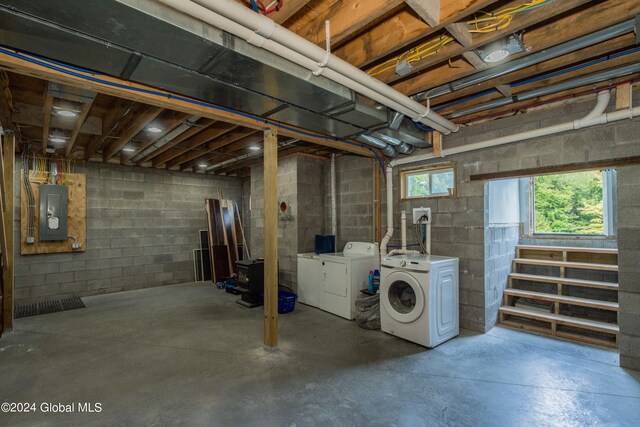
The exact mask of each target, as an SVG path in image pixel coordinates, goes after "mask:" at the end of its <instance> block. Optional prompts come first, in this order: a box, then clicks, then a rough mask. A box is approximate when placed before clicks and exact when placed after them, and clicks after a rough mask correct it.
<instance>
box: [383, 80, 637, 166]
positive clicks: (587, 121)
mask: <svg viewBox="0 0 640 427" xmlns="http://www.w3.org/2000/svg"><path fill="white" fill-rule="evenodd" d="M609 97H610V94H609V92H608V91H603V92H599V93H598V102H597V103H596V106H595V107H594V109H593V110H592V111H591V112H590V113H589V114H587V115H586V116H585V117H583V118H582V119H578V120H574V121H572V122H567V123H562V124H559V125H555V126H548V127H546V128H541V129H535V130H532V131H528V132H522V133H518V134H514V135H509V136H503V137H501V138H495V139H489V140H486V141H480V142H476V143H473V144H467V145H462V146H460V147H454V148H449V149H445V150H442V156H434V155H433V153H432V152H431V153H425V154H421V155H418V156H409V157H405V158H402V159H394V160H393V161H392V162H391V165H392V166H398V165H404V164H407V163H415V162H421V161H424V160H430V159H435V158H440V157H444V156H450V155H452V154H459V153H466V152H469V151H475V150H481V149H483V148H490V147H496V146H499V145H505V144H510V143H512V142H520V141H526V140H529V139H534V138H539V137H541V136H549V135H556V134H558V133H562V132H569V131H572V130H578V129H583V128H586V127H592V126H597V125H603V124H607V123H612V122H616V121H620V120H624V119H632V118H634V117H638V116H640V107H635V108H630V109H627V110H619V111H614V112H612V113H605V114H603V113H602V112H603V111H604V110H605V109H606V105H607V104H608V102H609ZM603 105H604V107H603ZM596 113H599V114H596Z"/></svg>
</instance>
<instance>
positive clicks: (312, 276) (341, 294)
mask: <svg viewBox="0 0 640 427" xmlns="http://www.w3.org/2000/svg"><path fill="white" fill-rule="evenodd" d="M376 269H380V251H379V249H378V245H376V244H375V243H367V242H349V243H347V244H346V245H345V247H344V250H343V252H336V253H329V254H320V255H317V256H312V255H310V254H299V255H298V294H299V295H300V296H302V300H301V302H303V303H304V304H307V305H311V306H314V307H318V308H320V309H322V310H325V311H328V312H329V313H333V314H335V315H338V316H341V317H344V318H345V319H350V320H351V319H355V317H356V299H357V298H358V295H360V290H361V289H366V288H367V286H368V280H369V272H370V271H373V270H376Z"/></svg>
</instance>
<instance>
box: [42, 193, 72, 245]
mask: <svg viewBox="0 0 640 427" xmlns="http://www.w3.org/2000/svg"><path fill="white" fill-rule="evenodd" d="M68 206H69V189H68V188H67V187H66V186H64V185H51V184H43V185H41V186H40V228H39V233H38V234H39V238H40V241H48V240H67V238H68V234H67V209H68Z"/></svg>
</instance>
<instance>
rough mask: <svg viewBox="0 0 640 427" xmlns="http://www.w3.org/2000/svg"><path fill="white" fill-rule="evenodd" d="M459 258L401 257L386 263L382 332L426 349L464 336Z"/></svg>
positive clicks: (381, 319) (381, 317)
mask: <svg viewBox="0 0 640 427" xmlns="http://www.w3.org/2000/svg"><path fill="white" fill-rule="evenodd" d="M458 264H459V262H458V258H449V257H441V256H426V255H397V256H390V257H384V258H383V259H382V263H381V266H382V271H381V276H380V321H381V326H382V330H383V331H384V332H386V333H389V334H391V335H395V336H397V337H400V338H404V339H406V340H408V341H411V342H414V343H416V344H420V345H423V346H425V347H429V348H432V347H435V346H437V345H438V344H442V343H443V342H445V341H447V340H449V339H451V338H453V337H455V336H457V335H458V334H459V333H460V323H459V314H458V311H459V309H458V292H459V291H458Z"/></svg>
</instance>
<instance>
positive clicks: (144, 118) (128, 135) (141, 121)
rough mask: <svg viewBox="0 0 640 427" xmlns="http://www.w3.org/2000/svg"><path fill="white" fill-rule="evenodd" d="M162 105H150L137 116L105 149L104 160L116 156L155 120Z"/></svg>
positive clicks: (161, 110) (160, 111) (162, 109)
mask: <svg viewBox="0 0 640 427" xmlns="http://www.w3.org/2000/svg"><path fill="white" fill-rule="evenodd" d="M163 111H164V108H162V107H149V108H147V109H146V111H144V112H143V113H142V114H140V115H139V116H137V117H136V118H135V119H134V120H132V122H131V123H130V124H129V126H128V127H127V129H126V130H125V131H124V132H123V133H122V134H121V135H120V137H119V138H118V140H117V141H114V142H113V143H111V145H110V146H109V147H107V150H106V151H105V153H104V155H103V156H102V157H103V160H104V161H105V162H106V161H108V160H109V159H111V158H112V157H113V156H115V155H116V154H117V153H118V152H119V151H120V150H122V148H124V146H125V145H127V144H128V143H129V142H130V141H131V140H132V139H133V138H134V137H135V136H136V135H137V134H139V133H140V132H141V131H142V130H143V129H144V128H145V127H147V125H148V124H149V123H151V122H152V121H153V120H155V118H156V117H158V116H159V115H160V114H161V113H162V112H163Z"/></svg>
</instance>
